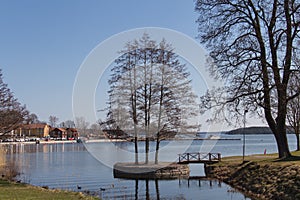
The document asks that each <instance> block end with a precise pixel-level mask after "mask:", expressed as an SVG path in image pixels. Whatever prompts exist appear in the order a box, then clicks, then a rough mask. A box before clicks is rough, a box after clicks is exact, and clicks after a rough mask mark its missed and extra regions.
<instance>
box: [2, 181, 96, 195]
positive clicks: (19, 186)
mask: <svg viewBox="0 0 300 200" xmlns="http://www.w3.org/2000/svg"><path fill="white" fill-rule="evenodd" d="M0 199H8V200H9V199H22V200H23V199H43V200H50V199H51V200H52V199H61V200H64V199H65V200H69V199H74V200H76V199H78V200H79V199H80V200H96V199H99V198H97V197H93V196H87V195H85V194H83V193H81V192H72V191H64V190H53V189H45V188H42V187H37V186H32V185H29V184H24V183H16V182H12V181H8V180H4V179H0Z"/></svg>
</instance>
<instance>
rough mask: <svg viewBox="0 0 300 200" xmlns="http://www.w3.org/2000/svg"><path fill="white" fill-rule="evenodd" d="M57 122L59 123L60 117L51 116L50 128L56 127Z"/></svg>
mask: <svg viewBox="0 0 300 200" xmlns="http://www.w3.org/2000/svg"><path fill="white" fill-rule="evenodd" d="M57 122H58V117H56V116H54V115H51V116H49V123H50V126H52V127H56V125H57Z"/></svg>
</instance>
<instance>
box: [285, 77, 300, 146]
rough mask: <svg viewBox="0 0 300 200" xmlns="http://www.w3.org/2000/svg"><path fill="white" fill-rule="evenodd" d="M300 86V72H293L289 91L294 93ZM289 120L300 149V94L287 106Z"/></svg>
mask: <svg viewBox="0 0 300 200" xmlns="http://www.w3.org/2000/svg"><path fill="white" fill-rule="evenodd" d="M299 88H300V73H295V74H294V73H293V75H292V76H291V81H290V84H289V93H291V94H293V93H295V92H297V90H299ZM287 122H288V124H289V126H290V127H291V129H292V131H293V132H294V133H295V135H296V140H297V151H300V139H299V134H300V96H297V97H296V98H294V99H292V100H290V101H289V102H288V107H287Z"/></svg>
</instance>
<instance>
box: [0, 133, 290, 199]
mask: <svg viewBox="0 0 300 200" xmlns="http://www.w3.org/2000/svg"><path fill="white" fill-rule="evenodd" d="M221 138H224V139H240V138H242V135H234V136H233V135H226V134H222V135H221ZM288 139H289V143H290V149H291V150H294V149H295V148H296V142H295V141H296V140H295V136H294V135H288ZM242 143H243V142H242V140H194V141H183V140H182V141H175V142H168V141H163V142H162V143H161V144H162V145H161V149H162V152H161V155H160V160H161V161H176V157H177V153H178V152H179V153H183V152H184V150H185V151H186V152H198V151H201V152H208V151H210V152H219V153H221V154H222V156H223V157H224V156H231V155H242ZM139 146H140V149H139V151H140V152H142V151H143V146H144V143H143V142H140V144H139ZM133 147H134V145H133V143H129V142H116V143H110V142H98V143H87V144H79V143H74V144H70V143H64V144H39V145H35V144H16V145H7V146H6V147H5V148H6V152H7V159H8V160H14V161H15V162H16V163H17V164H18V165H19V166H21V170H20V171H21V175H20V177H18V179H20V180H21V181H22V182H26V183H30V184H32V185H37V186H48V187H49V188H59V189H66V190H73V191H89V192H90V193H91V194H93V195H97V196H99V197H101V198H103V199H228V200H229V199H230V200H240V199H249V198H246V197H245V196H244V195H243V194H241V193H239V192H236V191H234V190H233V189H232V188H231V187H230V186H228V185H226V184H224V183H222V182H219V181H215V180H213V181H212V180H199V179H190V180H187V179H180V180H179V179H177V180H159V181H155V180H126V179H117V178H114V177H113V170H112V168H111V166H112V165H113V163H114V162H116V161H120V162H121V161H124V160H125V161H130V160H131V161H132V160H133V158H134V156H133V153H132V152H133ZM154 148H155V145H154V143H151V149H152V150H153V149H154ZM265 150H266V151H267V153H273V152H276V144H275V140H274V137H273V135H247V136H246V155H249V154H257V153H260V154H262V153H264V151H265ZM151 156H152V155H150V157H151ZM151 158H152V157H151ZM139 159H140V160H141V161H142V160H143V159H144V158H143V156H140V158H139ZM174 159H175V160H174ZM190 168H191V174H190V175H191V176H203V175H204V170H203V166H202V165H200V164H190ZM79 187H80V189H79Z"/></svg>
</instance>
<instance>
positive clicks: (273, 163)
mask: <svg viewBox="0 0 300 200" xmlns="http://www.w3.org/2000/svg"><path fill="white" fill-rule="evenodd" d="M293 155H294V157H292V158H290V159H288V160H279V159H277V155H276V154H267V155H251V156H247V157H246V160H247V161H245V162H244V163H242V159H241V157H240V156H235V157H226V158H223V161H221V162H220V163H217V164H210V165H206V166H205V172H206V175H207V177H209V178H213V179H217V180H220V181H222V182H225V183H226V184H229V185H230V186H231V187H233V188H234V189H237V190H238V191H240V192H242V193H244V194H245V195H246V196H249V197H250V198H251V199H259V200H266V199H286V200H294V199H300V187H299V184H300V157H299V156H300V152H293Z"/></svg>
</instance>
